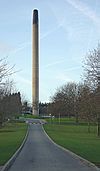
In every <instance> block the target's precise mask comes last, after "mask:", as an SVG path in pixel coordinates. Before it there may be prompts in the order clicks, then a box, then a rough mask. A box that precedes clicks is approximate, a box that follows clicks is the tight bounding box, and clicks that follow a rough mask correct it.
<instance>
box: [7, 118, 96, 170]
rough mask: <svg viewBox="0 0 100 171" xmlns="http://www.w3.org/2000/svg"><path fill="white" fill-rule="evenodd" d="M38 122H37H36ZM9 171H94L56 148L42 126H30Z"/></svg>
mask: <svg viewBox="0 0 100 171" xmlns="http://www.w3.org/2000/svg"><path fill="white" fill-rule="evenodd" d="M37 122H39V121H37ZM9 171H96V169H95V168H93V167H90V166H86V165H85V164H84V163H83V162H82V161H80V160H79V159H76V158H74V157H73V156H72V155H71V154H69V153H67V152H65V151H64V150H62V149H60V148H58V147H57V146H56V145H54V144H53V143H52V142H51V141H50V140H49V139H48V137H47V136H46V135H45V133H44V131H43V128H42V125H40V124H31V125H30V128H29V135H28V138H27V141H26V143H25V145H24V147H23V149H22V151H21V152H20V154H19V156H18V157H17V158H16V160H15V162H14V163H13V165H12V167H11V168H10V169H9Z"/></svg>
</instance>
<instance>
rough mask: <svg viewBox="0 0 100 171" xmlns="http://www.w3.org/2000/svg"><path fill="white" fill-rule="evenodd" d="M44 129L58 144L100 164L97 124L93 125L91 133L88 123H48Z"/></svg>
mask: <svg viewBox="0 0 100 171" xmlns="http://www.w3.org/2000/svg"><path fill="white" fill-rule="evenodd" d="M44 129H45V130H46V132H47V134H48V135H49V136H50V137H51V138H52V139H53V140H54V141H55V142H56V143H57V144H59V145H61V146H63V147H65V148H66V149H69V150H71V151H73V152H74V153H76V154H78V155H80V156H82V157H84V158H85V159H87V160H89V161H91V162H94V163H96V164H100V138H98V137H97V135H96V126H91V133H88V127H87V126H86V125H84V126H83V125H56V124H47V125H44Z"/></svg>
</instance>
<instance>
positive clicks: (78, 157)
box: [42, 126, 100, 171]
mask: <svg viewBox="0 0 100 171" xmlns="http://www.w3.org/2000/svg"><path fill="white" fill-rule="evenodd" d="M42 129H43V131H44V133H45V134H46V136H47V137H48V138H49V140H50V141H51V142H52V143H53V144H54V145H56V146H57V147H58V148H60V149H62V150H64V151H66V152H67V153H69V154H71V155H72V156H73V157H74V158H76V159H79V160H80V161H81V162H82V163H84V164H86V165H87V166H90V167H93V168H95V169H96V171H100V169H99V168H98V167H97V166H96V165H95V164H93V163H91V162H90V161H88V160H86V159H84V158H83V157H81V156H79V155H77V154H75V153H74V152H72V151H70V150H68V149H66V148H64V147H63V146H61V145H59V144H57V143H55V142H54V141H53V140H52V138H51V137H49V135H48V134H47V132H46V131H45V129H44V127H43V126H42Z"/></svg>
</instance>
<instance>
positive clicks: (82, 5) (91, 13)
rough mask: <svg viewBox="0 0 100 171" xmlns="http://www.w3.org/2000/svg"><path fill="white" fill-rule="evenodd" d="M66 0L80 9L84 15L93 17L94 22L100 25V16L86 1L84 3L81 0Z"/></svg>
mask: <svg viewBox="0 0 100 171" xmlns="http://www.w3.org/2000/svg"><path fill="white" fill-rule="evenodd" d="M65 1H66V2H67V3H69V4H70V5H72V6H73V7H74V8H75V9H77V10H78V11H80V12H81V13H82V14H83V15H85V16H87V17H88V18H89V19H91V20H92V21H93V22H94V23H97V24H99V25H100V18H99V17H98V16H97V15H96V13H95V12H94V11H93V10H92V9H90V8H89V7H88V6H87V5H86V4H85V3H83V2H82V1H80V0H65Z"/></svg>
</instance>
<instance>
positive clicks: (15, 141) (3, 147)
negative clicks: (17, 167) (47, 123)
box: [0, 123, 27, 165]
mask: <svg viewBox="0 0 100 171" xmlns="http://www.w3.org/2000/svg"><path fill="white" fill-rule="evenodd" d="M26 130H27V126H26V124H25V123H9V124H7V125H6V126H5V127H3V128H2V129H0V165H3V164H4V163H5V162H7V160H8V159H9V158H10V157H11V156H12V155H13V153H14V152H15V151H16V150H17V149H18V147H19V146H20V145H21V143H22V141H23V139H24V137H25V134H26Z"/></svg>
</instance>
